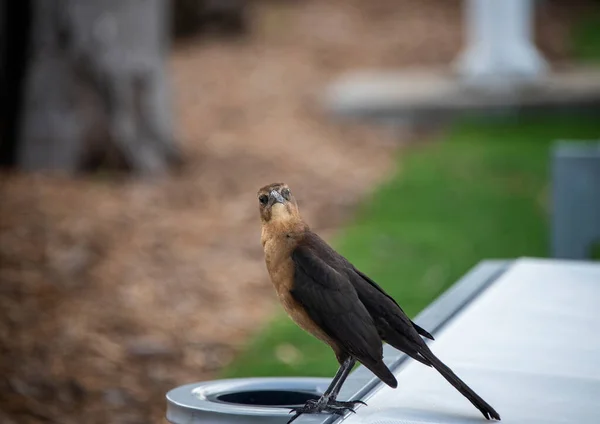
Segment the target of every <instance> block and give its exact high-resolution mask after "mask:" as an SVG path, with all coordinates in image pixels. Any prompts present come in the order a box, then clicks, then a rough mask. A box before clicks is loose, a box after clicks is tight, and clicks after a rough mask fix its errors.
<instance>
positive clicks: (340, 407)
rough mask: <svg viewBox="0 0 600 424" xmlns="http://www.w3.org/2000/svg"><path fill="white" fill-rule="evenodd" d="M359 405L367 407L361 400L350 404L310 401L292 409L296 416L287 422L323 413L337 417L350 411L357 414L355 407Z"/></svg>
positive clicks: (336, 401) (334, 401)
mask: <svg viewBox="0 0 600 424" xmlns="http://www.w3.org/2000/svg"><path fill="white" fill-rule="evenodd" d="M357 404H361V405H365V406H366V405H367V404H366V403H364V402H363V401H361V400H353V401H348V402H343V401H339V400H329V399H319V400H313V399H311V400H308V401H307V402H306V403H305V404H304V406H299V407H297V408H291V410H290V412H289V413H290V414H291V413H292V412H295V415H294V416H293V417H292V418H291V419H290V420H289V421H288V422H287V424H290V423H291V422H292V421H294V420H295V419H296V418H298V417H299V416H300V415H302V414H319V413H321V412H325V413H329V414H335V415H344V414H345V413H346V412H348V411H350V412H352V413H356V411H355V410H354V407H355V406H356V405H357Z"/></svg>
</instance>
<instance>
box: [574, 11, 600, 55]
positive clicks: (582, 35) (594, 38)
mask: <svg viewBox="0 0 600 424" xmlns="http://www.w3.org/2000/svg"><path fill="white" fill-rule="evenodd" d="M599 3H600V2H599ZM598 28H600V7H596V9H595V10H592V11H591V12H590V13H589V14H588V15H587V16H586V17H585V18H584V19H583V20H582V22H580V23H579V24H578V25H577V26H576V27H575V28H574V29H573V40H572V42H573V51H574V53H575V55H576V56H577V57H578V58H579V59H581V60H582V61H585V62H590V63H596V64H597V63H600V30H598Z"/></svg>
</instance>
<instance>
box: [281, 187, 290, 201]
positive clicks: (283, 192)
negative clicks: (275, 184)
mask: <svg viewBox="0 0 600 424" xmlns="http://www.w3.org/2000/svg"><path fill="white" fill-rule="evenodd" d="M291 194H292V193H290V189H289V188H284V189H283V190H281V195H282V196H283V197H284V198H285V200H290V195H291Z"/></svg>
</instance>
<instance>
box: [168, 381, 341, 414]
mask: <svg viewBox="0 0 600 424" xmlns="http://www.w3.org/2000/svg"><path fill="white" fill-rule="evenodd" d="M330 382H331V379H329V378H316V377H315V378H309V377H288V378H278V377H274V378H239V379H238V378H235V379H225V380H214V381H207V382H203V383H196V384H187V385H184V386H180V387H177V388H175V389H173V390H171V391H170V392H169V393H167V420H168V421H169V422H171V423H173V424H195V423H219V424H226V423H227V424H233V423H240V424H242V423H256V424H259V423H260V424H262V423H265V424H269V423H272V424H280V423H285V422H287V421H288V420H289V419H290V418H291V416H290V415H289V408H290V407H293V406H301V405H304V403H305V402H306V401H307V400H309V399H315V400H316V399H318V398H319V396H321V394H322V393H323V392H324V391H325V389H327V386H328V385H329V383H330Z"/></svg>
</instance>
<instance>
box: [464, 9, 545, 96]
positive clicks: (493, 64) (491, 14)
mask: <svg viewBox="0 0 600 424" xmlns="http://www.w3.org/2000/svg"><path fill="white" fill-rule="evenodd" d="M464 3H465V15H466V33H467V43H468V44H467V47H466V49H465V51H464V52H463V53H462V54H461V55H460V56H459V58H458V60H457V63H456V67H457V70H458V72H459V73H460V75H461V77H462V78H463V79H464V80H465V81H466V82H468V83H471V84H475V85H481V86H483V87H487V86H489V85H490V84H493V83H500V84H505V83H506V81H504V80H508V81H511V83H514V82H515V80H517V81H519V80H527V79H534V78H537V77H539V76H540V75H542V74H544V73H545V72H547V70H548V64H547V63H546V61H545V60H544V58H543V57H542V55H541V54H540V52H539V51H538V50H537V48H536V46H535V43H534V41H533V24H534V22H533V8H534V4H533V1H532V0H503V1H497V0H465V1H464Z"/></svg>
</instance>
